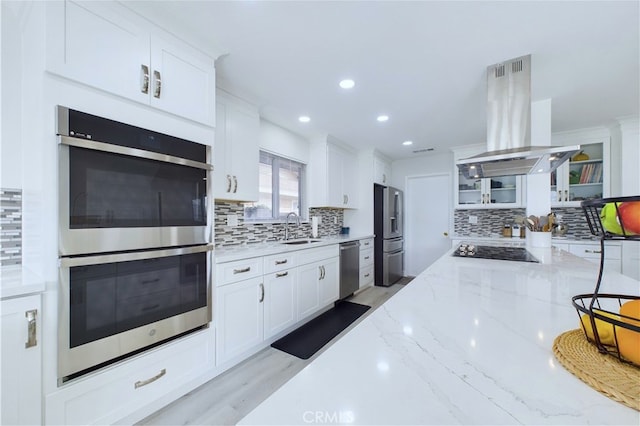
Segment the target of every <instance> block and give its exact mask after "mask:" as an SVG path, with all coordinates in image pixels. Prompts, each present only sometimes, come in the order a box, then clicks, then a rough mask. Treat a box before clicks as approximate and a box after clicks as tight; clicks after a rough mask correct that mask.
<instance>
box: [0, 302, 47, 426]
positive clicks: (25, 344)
mask: <svg viewBox="0 0 640 426" xmlns="http://www.w3.org/2000/svg"><path fill="white" fill-rule="evenodd" d="M1 306H2V310H1V313H2V315H1V318H2V323H1V324H2V335H1V338H2V340H1V341H2V346H1V349H2V358H1V359H2V361H1V363H2V378H1V379H2V391H1V392H0V394H1V395H2V407H1V409H0V413H1V417H0V419H1V422H0V423H1V424H3V425H35V424H42V408H41V407H42V403H41V399H42V374H41V371H42V367H41V365H42V349H41V341H42V338H41V331H40V330H41V328H42V327H41V312H42V309H41V300H40V295H39V294H38V295H31V296H24V297H18V298H15V299H7V300H3V301H2V303H1Z"/></svg>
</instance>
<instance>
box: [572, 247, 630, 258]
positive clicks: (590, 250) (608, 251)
mask: <svg viewBox="0 0 640 426" xmlns="http://www.w3.org/2000/svg"><path fill="white" fill-rule="evenodd" d="M600 250H601V249H600V244H570V245H569V252H570V253H572V254H575V255H576V256H579V257H583V258H597V259H600ZM604 258H605V259H615V260H619V259H621V258H622V254H621V250H620V246H619V245H615V246H612V245H606V244H605V248H604Z"/></svg>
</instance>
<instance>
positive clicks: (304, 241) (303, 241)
mask: <svg viewBox="0 0 640 426" xmlns="http://www.w3.org/2000/svg"><path fill="white" fill-rule="evenodd" d="M320 241H322V240H312V239H309V238H305V239H302V240H288V241H283V242H282V244H287V245H290V246H293V245H299V244H311V243H319V242H320Z"/></svg>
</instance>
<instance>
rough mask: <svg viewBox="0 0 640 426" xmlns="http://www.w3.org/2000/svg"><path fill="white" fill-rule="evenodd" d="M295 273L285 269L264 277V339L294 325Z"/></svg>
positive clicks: (295, 318)
mask: <svg viewBox="0 0 640 426" xmlns="http://www.w3.org/2000/svg"><path fill="white" fill-rule="evenodd" d="M296 320H297V317H296V271H295V269H287V270H284V271H280V272H273V273H271V274H269V275H265V276H264V338H265V339H268V338H269V337H271V336H275V335H276V334H278V333H279V332H281V331H283V330H286V329H287V328H289V327H290V326H292V325H293V324H295V323H296Z"/></svg>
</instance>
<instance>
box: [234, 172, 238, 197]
mask: <svg viewBox="0 0 640 426" xmlns="http://www.w3.org/2000/svg"><path fill="white" fill-rule="evenodd" d="M237 190H238V178H237V177H236V175H233V193H234V194H235V193H236V191H237Z"/></svg>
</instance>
